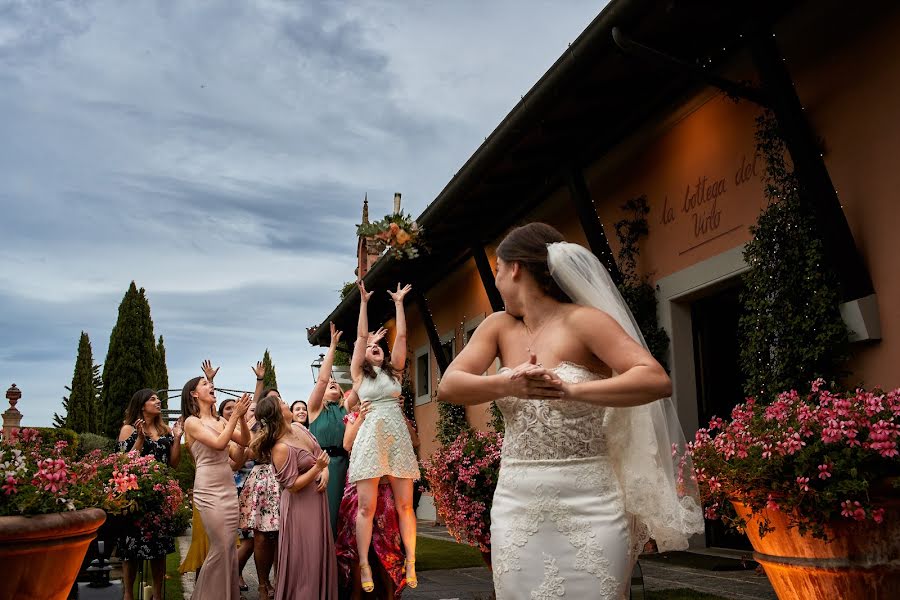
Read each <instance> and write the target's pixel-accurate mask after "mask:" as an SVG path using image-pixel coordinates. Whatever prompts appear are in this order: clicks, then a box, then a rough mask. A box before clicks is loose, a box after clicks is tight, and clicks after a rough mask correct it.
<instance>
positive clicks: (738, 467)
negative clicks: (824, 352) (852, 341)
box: [689, 379, 900, 599]
mask: <svg viewBox="0 0 900 600" xmlns="http://www.w3.org/2000/svg"><path fill="white" fill-rule="evenodd" d="M898 436H900V389H898V390H894V391H891V392H888V393H884V392H882V391H880V390H871V391H866V390H863V389H857V390H855V391H853V392H849V393H839V392H832V391H830V390H829V389H827V388H826V387H825V385H824V381H823V380H821V379H818V380H816V381H814V382H813V383H812V386H811V390H810V392H809V393H808V394H806V395H801V394H799V393H798V392H796V391H790V392H784V393H781V394H778V395H777V396H776V397H775V399H774V401H773V402H771V403H770V404H765V403H762V402H758V401H757V399H755V398H748V399H747V400H746V402H745V403H744V404H740V405H738V406H736V407H735V408H734V410H733V411H732V413H731V420H730V421H725V420H723V419H721V418H715V419H713V420H712V421H711V422H710V424H709V427H708V428H702V429H700V430H698V431H697V434H696V436H695V440H694V442H692V443H691V444H689V453H690V455H691V457H692V459H693V462H694V467H695V471H696V477H697V481H698V484H699V487H700V492H701V496H702V498H703V503H704V507H705V511H706V516H707V518H710V519H713V518H720V519H722V520H723V521H724V522H725V523H726V524H727V525H730V526H732V527H735V528H737V529H738V530H741V531H744V532H745V533H746V534H747V536H748V537H749V539H750V542H751V543H752V544H753V547H754V549H755V550H756V559H757V561H759V562H760V563H761V564H762V566H763V567H764V569H765V570H766V574H767V575H768V577H769V579H770V580H771V582H772V585H773V587H774V588H775V591H776V593H777V594H778V596H779V597H780V598H848V599H850V598H866V599H868V598H881V597H885V598H887V597H888V595H889V594H892V593H894V592H896V591H897V590H898V589H900V500H898V499H897V492H896V489H897V488H898V487H900V477H898V476H900V460H898V455H900V453H898V448H897V442H898ZM890 590H893V592H891V591H890ZM891 597H893V596H891Z"/></svg>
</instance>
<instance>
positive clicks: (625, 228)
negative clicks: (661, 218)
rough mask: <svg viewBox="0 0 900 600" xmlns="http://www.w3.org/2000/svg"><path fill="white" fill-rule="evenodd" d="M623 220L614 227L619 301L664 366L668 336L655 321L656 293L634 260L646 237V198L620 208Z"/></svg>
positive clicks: (630, 202) (651, 351) (639, 198)
mask: <svg viewBox="0 0 900 600" xmlns="http://www.w3.org/2000/svg"><path fill="white" fill-rule="evenodd" d="M620 208H621V209H622V210H623V211H625V213H626V215H627V216H626V217H625V218H624V219H622V220H620V221H618V222H617V223H616V224H615V228H616V238H618V240H619V253H618V256H619V263H618V264H619V270H620V271H621V272H622V283H621V284H620V285H619V286H618V288H619V293H621V294H622V299H623V300H625V304H627V305H628V308H629V309H630V310H631V314H632V315H634V320H635V321H636V322H637V324H638V327H639V328H640V330H641V333H642V334H643V335H644V341H646V342H647V347H648V348H649V349H650V354H652V355H653V357H654V358H655V359H656V360H657V361H659V363H660V364H661V365H663V366H664V367H665V366H666V362H667V360H666V358H667V357H666V355H667V353H668V349H669V334H667V333H666V330H665V329H663V328H662V327H660V325H659V319H658V317H657V298H656V290H655V288H654V287H653V285H652V284H651V283H650V278H649V276H648V275H642V274H641V273H639V272H638V268H637V257H638V256H639V255H640V252H641V248H640V240H641V239H642V238H644V237H646V235H647V234H648V233H649V231H650V229H649V227H648V225H647V214H648V213H649V212H650V206H649V205H648V204H647V196H644V195H641V196H638V197H637V198H633V199H631V200H628V201H627V202H626V203H625V204H623V205H622V206H621V207H620Z"/></svg>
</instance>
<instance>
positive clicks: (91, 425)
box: [53, 331, 100, 433]
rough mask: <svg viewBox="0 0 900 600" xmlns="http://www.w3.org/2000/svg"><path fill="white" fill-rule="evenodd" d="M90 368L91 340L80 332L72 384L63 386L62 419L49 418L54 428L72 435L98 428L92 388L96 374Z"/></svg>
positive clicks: (94, 431)
mask: <svg viewBox="0 0 900 600" xmlns="http://www.w3.org/2000/svg"><path fill="white" fill-rule="evenodd" d="M98 370H99V366H95V365H94V356H93V351H92V350H91V340H90V338H89V337H88V334H87V333H85V332H83V331H82V332H81V338H80V339H79V341H78V356H77V357H76V359H75V372H74V374H73V375H72V385H71V386H66V390H68V391H69V396H68V397H66V396H63V410H64V411H65V415H64V416H60V415H57V414H54V415H53V424H54V426H56V427H65V428H67V429H71V430H72V431H75V432H76V433H97V432H98V431H99V429H100V418H99V414H98V412H99V405H98V404H99V399H98V393H97V388H96V385H95V384H96V383H97V381H96V379H97V378H99V374H98V373H97V371H98Z"/></svg>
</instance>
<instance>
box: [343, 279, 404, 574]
mask: <svg viewBox="0 0 900 600" xmlns="http://www.w3.org/2000/svg"><path fill="white" fill-rule="evenodd" d="M358 285H359V293H360V306H359V324H358V326H357V337H356V344H355V345H354V348H353V358H352V360H351V361H350V375H351V376H352V377H353V389H354V390H356V393H357V395H358V396H359V399H360V401H362V402H369V414H368V417H367V418H366V420H365V422H364V423H363V425H362V427H361V428H360V430H359V433H358V434H357V436H356V441H355V442H354V444H353V452H352V453H351V454H350V467H349V471H348V474H347V479H348V481H349V482H350V483H355V484H356V491H357V494H358V496H359V508H358V509H357V513H356V547H357V550H358V551H359V556H360V564H359V569H360V579H361V581H362V588H363V590H364V591H366V592H370V591H372V590H373V589H374V587H375V584H374V582H373V580H372V569H371V567H370V566H369V564H368V562H367V561H366V562H363V561H364V560H366V559H365V557H368V556H369V545H370V544H371V541H372V520H373V518H374V516H375V508H376V503H377V501H378V482H379V480H380V479H381V478H382V477H384V476H386V477H387V478H388V481H389V482H390V484H391V490H392V491H393V493H394V501H395V503H396V506H397V517H398V519H399V521H400V537H401V539H402V540H403V547H404V549H405V551H406V560H405V561H404V569H405V574H406V585H408V586H409V587H411V588H415V587H416V586H417V585H418V581H417V579H416V571H415V562H416V514H415V512H414V511H413V480H416V479H418V478H419V463H418V461H417V460H416V453H415V450H413V446H412V442H411V441H410V437H409V431H408V430H407V428H406V419H405V418H404V416H403V411H402V410H401V408H400V402H399V396H400V390H401V386H400V377H401V376H402V375H403V368H404V365H405V364H406V315H405V313H404V310H403V299H404V298H405V297H406V295H407V294H408V293H409V291H410V290H411V289H412V287H411V286H409V285H407V286H405V287H402V288H401V286H400V285H399V284H398V285H397V291H396V292H392V291H388V294H389V295H390V296H391V298H392V299H393V301H394V306H395V309H396V324H397V328H396V337H395V338H394V344H393V348H394V352H393V353H392V354H391V353H390V352H389V351H388V350H387V348H386V344H384V335H385V332H384V331H383V330H380V331H379V332H378V333H376V334H375V335H374V336H371V337H370V336H369V320H368V313H367V309H368V302H369V298H371V297H372V292H367V291H366V288H365V285H364V284H363V283H362V282H359V284H358Z"/></svg>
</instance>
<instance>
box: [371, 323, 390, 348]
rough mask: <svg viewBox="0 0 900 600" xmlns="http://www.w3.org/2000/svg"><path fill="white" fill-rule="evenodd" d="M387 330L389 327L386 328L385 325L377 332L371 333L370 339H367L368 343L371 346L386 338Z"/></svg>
mask: <svg viewBox="0 0 900 600" xmlns="http://www.w3.org/2000/svg"><path fill="white" fill-rule="evenodd" d="M387 332H388V330H387V329H385V328H384V327H380V328H379V329H378V331H376V332H375V333H370V334H369V339H367V340H366V345H367V346H371V345H372V344H377V343H378V342H380V341H381V340H383V339H384V336H386V335H387Z"/></svg>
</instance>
